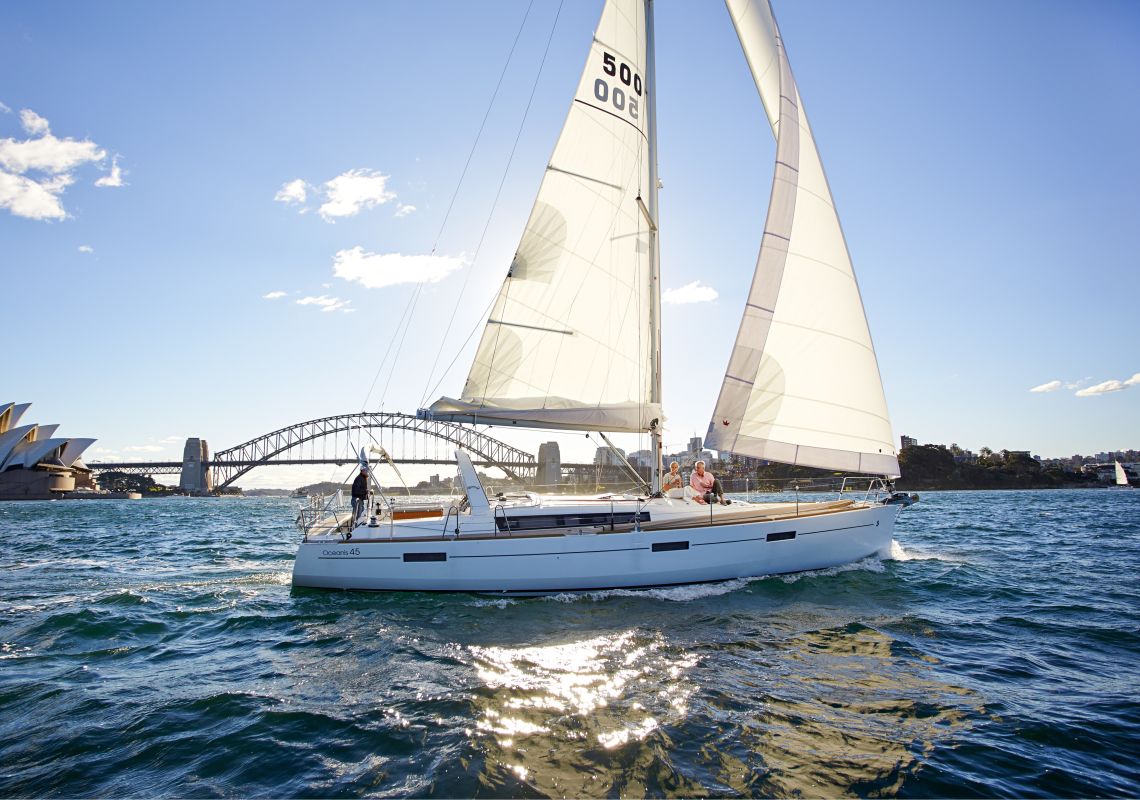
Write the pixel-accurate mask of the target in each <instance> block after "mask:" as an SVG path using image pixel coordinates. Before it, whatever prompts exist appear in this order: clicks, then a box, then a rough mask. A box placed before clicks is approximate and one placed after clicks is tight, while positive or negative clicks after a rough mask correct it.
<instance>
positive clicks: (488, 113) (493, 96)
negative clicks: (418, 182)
mask: <svg viewBox="0 0 1140 800" xmlns="http://www.w3.org/2000/svg"><path fill="white" fill-rule="evenodd" d="M533 7H534V0H530V4H529V5H527V7H526V13H525V14H523V18H522V22H521V23H520V24H519V29H518V31H517V32H516V33H515V40H514V41H513V42H511V50H510V52H509V53H507V60H506V62H504V63H503V71H502V72H500V73H499V82H498V83H496V84H495V91H494V92H492V93H491V102H490V103H488V104H487V111H486V113H485V114H483V121H482V122H481V123H479V132H478V133H477V134H475V141H474V142H472V144H471V152H469V153H468V154H467V161H466V162H464V164H463V171H462V172H460V173H459V182H458V183H457V184H455V191H454V192H453V193H452V195H451V202H450V203H448V204H447V211H446V213H444V215H443V222H442V223H441V224H440V226H439V233H437V234H436V235H435V241H434V242H432V245H431V251H432V253H435V249H436V247H438V246H439V240H440V238H442V237H443V231H444V229H445V228H446V227H447V220H448V219H450V217H451V209H452V208H454V207H455V199H456V198H457V197H458V196H459V190H460V188H461V187H462V186H463V179H464V178H465V177H467V168H468V167H470V166H471V158H472V157H473V156H474V155H475V148H477V147H478V146H479V140H480V139H481V138H482V137H483V129H484V128H485V127H487V119H488V118H489V117H490V116H491V109H492V108H494V106H495V100H496V99H497V98H498V96H499V89H501V88H502V86H503V78H504V77H506V74H507V68H508V67H509V66H510V65H511V59H512V58H514V56H515V48H516V47H518V43H519V37H521V36H522V32H523V28H525V27H526V21H527V20H528V19H529V18H530V10H531V8H533Z"/></svg>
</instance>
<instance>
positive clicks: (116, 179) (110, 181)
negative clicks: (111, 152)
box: [95, 156, 123, 187]
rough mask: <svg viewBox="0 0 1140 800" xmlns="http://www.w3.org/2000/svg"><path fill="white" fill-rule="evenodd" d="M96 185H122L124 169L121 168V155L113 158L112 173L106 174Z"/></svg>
mask: <svg viewBox="0 0 1140 800" xmlns="http://www.w3.org/2000/svg"><path fill="white" fill-rule="evenodd" d="M95 185H96V186H112V187H113V186H122V185H123V171H122V170H121V169H119V157H118V156H115V157H114V158H112V159H111V174H110V175H104V176H103V177H102V178H100V179H99V180H97V181H95Z"/></svg>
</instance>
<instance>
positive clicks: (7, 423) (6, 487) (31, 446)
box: [0, 403, 95, 500]
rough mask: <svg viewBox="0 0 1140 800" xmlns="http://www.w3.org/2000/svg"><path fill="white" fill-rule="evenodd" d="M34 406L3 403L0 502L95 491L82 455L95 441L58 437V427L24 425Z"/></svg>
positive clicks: (41, 498) (0, 435) (0, 414)
mask: <svg viewBox="0 0 1140 800" xmlns="http://www.w3.org/2000/svg"><path fill="white" fill-rule="evenodd" d="M30 406H31V403H0V500H48V499H51V498H53V497H61V496H63V495H65V494H66V493H67V492H70V491H74V490H75V488H76V487H77V485H78V486H79V487H80V488H93V487H94V482H93V481H92V478H91V470H89V469H87V467H86V465H85V464H84V463H83V461H82V459H81V458H80V456H81V455H82V454H83V451H84V450H86V449H87V448H88V447H90V446H91V444H92V443H93V442H94V441H95V440H94V439H86V438H83V439H80V438H64V437H58V436H56V435H55V432H56V430H58V429H59V425H39V424H37V423H34V422H31V423H25V424H23V425H21V424H20V423H21V422H22V420H23V417H24V413H25V412H26V411H27V410H28V408H29V407H30Z"/></svg>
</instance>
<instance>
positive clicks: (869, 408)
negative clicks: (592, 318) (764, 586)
mask: <svg viewBox="0 0 1140 800" xmlns="http://www.w3.org/2000/svg"><path fill="white" fill-rule="evenodd" d="M726 4H727V6H728V11H729V15H730V16H731V17H732V22H733V25H734V26H735V27H736V32H737V35H738V36H739V38H740V43H741V46H742V47H743V49H744V54H745V57H746V59H747V61H748V65H749V67H750V69H751V70H752V77H753V79H754V80H755V82H756V87H757V89H758V90H759V92H760V98H761V100H762V101H763V103H764V108H765V110H766V111H767V114H768V119H769V121H770V122H771V124H772V129H773V133H774V134H775V136H776V167H775V175H774V176H773V180H772V194H771V199H770V201H769V205H768V216H767V220H766V222H765V226H764V235H763V239H762V241H761V246H760V255H759V257H758V259H757V263H756V273H755V275H754V277H753V280H752V288H751V290H750V292H749V295H748V300H747V303H746V305H745V309H744V317H743V319H742V320H741V324H740V330H739V332H738V333H737V338H736V344H735V346H734V348H733V351H732V356H731V358H730V360H729V364H728V369H727V371H726V373H725V378H724V384H723V386H722V387H721V392H720V397H719V398H718V399H717V404H716V410H715V412H714V414H713V418H712V421H711V423H710V424H709V432H708V436H707V437H706V438H705V445H706V446H707V447H710V448H713V449H717V450H727V451H730V452H733V453H738V454H741V455H748V456H753V457H757V458H765V459H769V460H772V461H779V462H783V463H788V464H800V465H805V466H813V467H824V468H828V469H841V470H847V471H853V472H854V471H858V472H870V473H878V474H882V475H890V476H896V475H898V474H899V467H898V458H897V456H896V451H895V447H894V443H893V442H894V437H893V435H892V433H891V423H890V418H889V416H888V414H887V404H886V399H885V397H884V394H883V386H882V380H881V378H880V376H879V366H878V361H877V359H876V358H875V349H874V345H873V344H872V342H871V334H870V331H869V329H868V327H867V318H866V315H865V313H864V311H863V301H862V298H861V296H860V294H859V286H858V284H857V283H856V280H855V273H854V270H853V268H852V266H851V257H850V255H849V254H848V252H847V243H846V241H845V240H844V237H843V231H842V229H841V227H840V224H839V217H838V216H837V214H836V211H835V205H834V202H833V201H832V197H831V190H830V188H829V187H828V184H827V178H826V176H825V175H824V172H823V165H822V163H821V162H820V158H819V153H818V152H817V150H816V146H815V140H814V138H813V137H812V133H811V128H810V127H809V125H808V120H807V116H806V114H805V113H804V109H803V103H802V102H801V100H800V95H799V91H798V89H797V88H796V83H795V80H794V78H793V77H792V71H791V67H790V65H789V63H788V58H787V54H786V52H785V50H784V45H783V41H782V40H781V38H780V32H779V28H778V27H777V26H776V20H775V18H774V17H773V15H772V10H771V7H770V6H769V4H768V0H726Z"/></svg>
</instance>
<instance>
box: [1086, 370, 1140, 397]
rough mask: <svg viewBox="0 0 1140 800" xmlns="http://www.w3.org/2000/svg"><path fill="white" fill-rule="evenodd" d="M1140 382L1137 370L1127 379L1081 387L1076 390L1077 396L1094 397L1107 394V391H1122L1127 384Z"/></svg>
mask: <svg viewBox="0 0 1140 800" xmlns="http://www.w3.org/2000/svg"><path fill="white" fill-rule="evenodd" d="M1137 384H1140V372H1137V373H1136V374H1135V375H1133V376H1132V377H1131V378H1128V379H1127V380H1123V381H1118V380H1109V381H1104V382H1102V383H1098V384H1096V385H1095V386H1090V387H1089V388H1087V389H1081V390H1080V391H1079V392H1077V397H1095V396H1096V395H1100V394H1108V393H1109V392H1122V391H1124V390H1125V389H1127V388H1128V387H1129V386H1135V385H1137Z"/></svg>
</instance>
